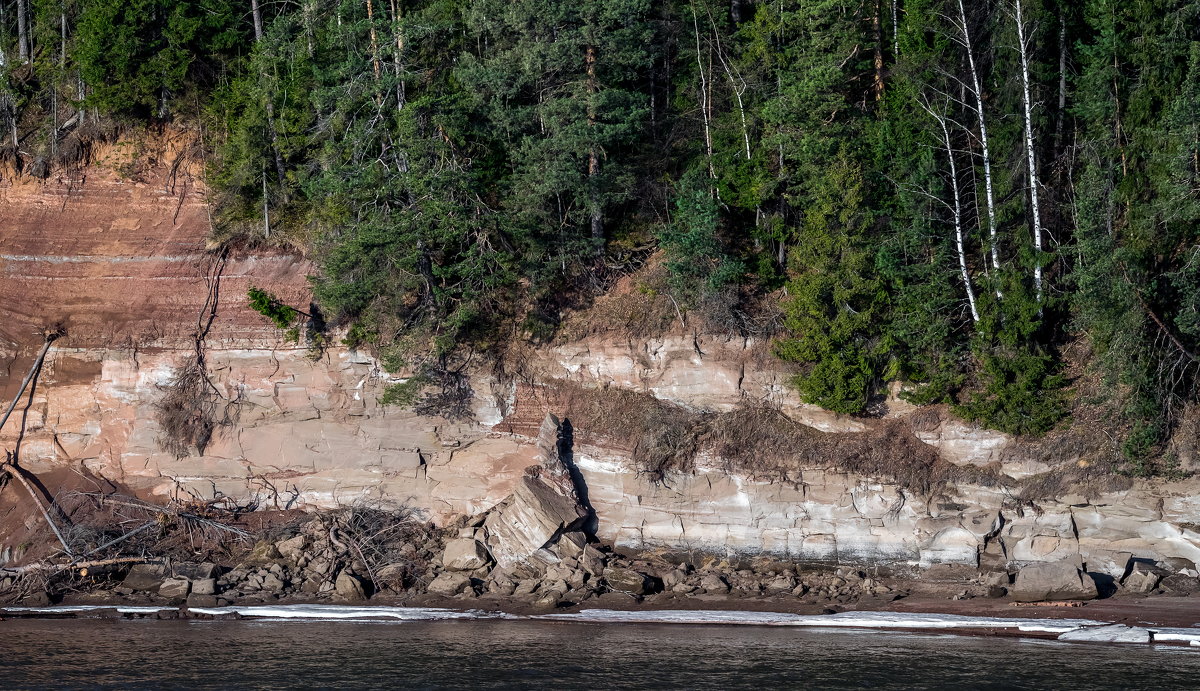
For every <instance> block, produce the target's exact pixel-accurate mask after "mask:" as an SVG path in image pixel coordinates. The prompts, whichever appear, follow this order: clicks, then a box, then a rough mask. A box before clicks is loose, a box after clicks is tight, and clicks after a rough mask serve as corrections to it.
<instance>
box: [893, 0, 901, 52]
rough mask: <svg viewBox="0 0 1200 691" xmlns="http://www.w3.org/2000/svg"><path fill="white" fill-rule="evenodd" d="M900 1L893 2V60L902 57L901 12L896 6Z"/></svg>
mask: <svg viewBox="0 0 1200 691" xmlns="http://www.w3.org/2000/svg"><path fill="white" fill-rule="evenodd" d="M899 3H900V0H892V60H895V59H897V58H899V57H900V11H899V9H897V7H896V5H898V4H899Z"/></svg>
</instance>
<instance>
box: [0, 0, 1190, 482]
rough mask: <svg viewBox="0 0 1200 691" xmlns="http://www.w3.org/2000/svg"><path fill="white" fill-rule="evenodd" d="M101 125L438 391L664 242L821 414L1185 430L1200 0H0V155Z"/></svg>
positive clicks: (1133, 453) (680, 277) (688, 290)
mask: <svg viewBox="0 0 1200 691" xmlns="http://www.w3.org/2000/svg"><path fill="white" fill-rule="evenodd" d="M117 126H120V127H126V128H129V127H145V128H153V127H164V126H172V127H177V128H190V129H191V130H194V131H196V132H198V133H199V134H200V136H201V137H202V141H203V145H204V147H205V149H204V150H205V155H206V157H207V160H208V167H207V169H208V173H207V182H208V185H209V188H210V189H211V191H212V192H211V193H212V196H213V204H214V218H215V226H216V228H215V230H214V232H215V233H216V234H217V235H218V236H219V237H220V238H225V239H242V240H247V239H254V240H255V241H258V242H272V243H284V244H290V245H293V246H296V247H300V248H303V249H304V251H306V252H307V253H308V254H309V255H310V256H312V257H313V258H314V259H315V260H316V261H317V263H318V265H319V267H320V275H319V276H317V277H314V278H313V285H314V290H315V294H316V296H317V297H316V300H317V304H318V305H319V306H320V309H321V311H322V312H323V314H324V315H325V319H327V320H328V321H329V322H330V323H332V324H336V325H341V326H346V327H348V328H349V334H350V336H349V340H350V341H351V343H353V344H358V343H361V342H370V343H372V344H374V346H375V347H377V348H379V349H380V351H381V352H382V353H383V354H384V355H385V356H386V357H388V358H390V359H391V361H392V362H393V363H406V364H408V365H409V366H412V367H417V368H420V369H422V371H424V372H426V376H428V377H436V376H439V373H442V372H444V371H445V370H446V368H447V367H448V364H447V363H449V362H452V361H454V360H455V359H456V358H460V359H461V358H462V357H463V354H464V353H466V352H489V351H494V350H496V349H498V348H502V347H503V344H504V343H505V342H507V341H510V340H511V339H512V338H513V337H514V336H515V337H520V338H525V339H531V340H535V341H539V340H547V339H550V338H553V337H554V334H555V332H556V330H557V329H558V328H559V325H560V320H561V318H562V315H563V313H564V311H565V310H568V309H569V308H571V307H573V306H578V305H583V304H586V303H587V301H588V300H589V299H590V298H591V297H593V296H595V295H597V294H599V293H600V292H602V291H604V290H605V289H606V288H607V287H609V286H611V285H612V282H613V281H614V280H615V279H616V278H619V277H621V276H626V275H629V274H631V273H633V272H635V271H637V270H639V269H640V268H642V267H644V266H645V265H646V264H647V263H648V262H661V266H662V267H663V271H664V272H665V276H666V278H665V281H664V282H663V284H662V285H661V287H660V288H653V287H649V288H646V290H660V289H661V291H663V292H664V293H665V294H667V295H668V296H669V297H670V298H671V300H672V303H673V305H674V306H676V308H677V309H678V310H679V312H680V314H681V315H682V314H688V315H690V316H691V317H692V318H694V319H696V320H700V321H703V322H706V323H707V324H709V325H711V326H715V327H716V328H720V329H722V330H726V331H731V332H742V333H743V334H744V335H754V336H762V337H770V338H772V339H774V341H773V342H774V343H775V346H774V348H775V353H776V355H777V356H778V357H780V358H783V359H785V360H788V361H792V362H795V363H797V366H798V371H799V372H800V374H799V375H798V376H797V378H796V380H795V383H796V386H797V387H798V389H799V391H800V392H801V394H802V396H803V397H804V398H805V400H807V401H810V402H812V403H816V404H819V405H821V406H824V407H826V408H829V409H831V410H835V411H839V412H843V413H850V414H863V413H867V412H869V410H870V408H871V405H872V403H873V401H875V400H877V398H878V397H879V395H880V394H881V392H883V391H884V390H885V388H886V386H887V384H888V382H891V381H896V380H902V381H905V382H909V386H908V387H907V393H906V394H905V395H906V396H908V397H909V398H910V399H911V400H913V401H914V402H917V403H922V404H928V403H947V404H950V405H951V406H953V408H954V410H955V411H956V412H957V413H958V414H959V415H962V416H964V417H966V418H968V419H972V420H976V421H979V422H980V423H982V424H985V425H988V426H991V427H994V428H998V429H1001V430H1005V431H1008V432H1012V433H1019V434H1037V433H1041V432H1045V431H1047V430H1049V429H1052V428H1054V427H1055V426H1056V425H1060V424H1065V423H1064V421H1066V420H1068V419H1069V418H1070V416H1071V415H1072V413H1073V411H1076V410H1078V409H1079V407H1080V406H1084V405H1086V406H1091V407H1093V408H1094V409H1098V410H1102V411H1104V412H1103V415H1104V416H1105V417H1106V419H1108V420H1110V421H1112V422H1113V429H1116V430H1118V433H1119V436H1120V440H1119V441H1120V448H1121V449H1122V453H1123V456H1124V461H1123V462H1124V463H1126V468H1127V469H1130V470H1131V472H1139V473H1147V472H1157V471H1162V470H1169V468H1170V466H1171V462H1172V461H1171V454H1170V449H1169V447H1168V444H1167V442H1168V441H1169V439H1170V438H1171V436H1172V434H1173V433H1174V432H1175V430H1176V428H1177V426H1178V425H1180V424H1181V423H1182V422H1183V421H1184V420H1185V419H1187V417H1188V416H1189V415H1193V414H1194V413H1193V412H1191V411H1193V409H1194V406H1195V403H1196V400H1197V382H1198V377H1197V374H1198V372H1197V370H1198V367H1200V362H1198V358H1200V3H1197V2H1195V1H1194V0H1122V1H1121V2H1117V1H1116V0H970V1H967V0H890V1H888V0H772V1H770V2H768V1H766V0H758V1H755V0H725V1H723V2H716V1H715V0H664V1H663V2H657V3H652V2H649V0H341V1H338V0H330V1H328V2H317V1H316V0H275V1H271V2H268V1H267V0H0V128H2V129H3V130H4V131H5V132H4V134H5V136H4V137H2V138H0V158H2V159H3V160H4V161H6V162H8V163H9V165H10V167H11V168H15V169H18V170H21V171H24V174H27V175H37V176H42V177H45V176H48V175H51V174H52V171H53V170H54V168H55V166H58V165H62V162H63V161H66V160H69V159H70V157H72V156H80V155H82V154H81V153H80V152H81V151H82V150H83V149H85V148H86V146H87V142H88V141H89V138H91V139H95V138H101V137H103V136H106V133H111V132H112V131H113V128H114V127H117ZM109 136H110V135H109ZM257 297H258V298H259V299H260V300H261V301H264V303H263V304H264V305H266V306H267V307H268V308H270V305H269V302H270V301H269V299H268V298H267V297H264V296H262V295H259V296H257ZM762 313H768V314H774V315H777V316H776V317H775V318H773V319H756V318H755V315H756V314H762ZM282 319H283V321H284V322H285V323H286V313H285V315H284V318H282ZM1083 380H1087V381H1090V382H1093V384H1092V385H1090V386H1087V387H1081V386H1080V385H1079V382H1081V381H1083ZM393 398H395V399H404V398H405V396H404V392H396V395H395V396H393Z"/></svg>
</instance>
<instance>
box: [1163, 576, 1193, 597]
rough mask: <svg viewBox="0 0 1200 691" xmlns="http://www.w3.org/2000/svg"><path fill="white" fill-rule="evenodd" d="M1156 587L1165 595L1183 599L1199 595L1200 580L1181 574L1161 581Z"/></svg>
mask: <svg viewBox="0 0 1200 691" xmlns="http://www.w3.org/2000/svg"><path fill="white" fill-rule="evenodd" d="M1158 587H1159V589H1160V590H1162V591H1163V592H1164V593H1166V594H1167V595H1175V596H1178V597H1185V596H1189V595H1195V594H1197V593H1200V578H1193V577H1192V576H1185V575H1183V574H1181V573H1175V574H1171V575H1170V576H1167V577H1166V578H1164V579H1162V580H1161V581H1160V582H1159V584H1158Z"/></svg>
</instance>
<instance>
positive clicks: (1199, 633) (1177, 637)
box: [1150, 627, 1200, 646]
mask: <svg viewBox="0 0 1200 691" xmlns="http://www.w3.org/2000/svg"><path fill="white" fill-rule="evenodd" d="M1150 631H1151V632H1152V633H1153V634H1154V641H1155V642H1156V643H1162V642H1164V641H1173V642H1177V643H1189V644H1191V645H1195V646H1200V628H1190V629H1187V628H1172V627H1164V628H1160V629H1156V628H1151V629H1150Z"/></svg>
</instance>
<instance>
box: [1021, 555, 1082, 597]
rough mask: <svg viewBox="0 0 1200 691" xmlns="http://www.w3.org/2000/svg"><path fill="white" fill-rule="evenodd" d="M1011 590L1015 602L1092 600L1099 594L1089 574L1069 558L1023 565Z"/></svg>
mask: <svg viewBox="0 0 1200 691" xmlns="http://www.w3.org/2000/svg"><path fill="white" fill-rule="evenodd" d="M1011 592H1012V596H1013V599H1014V600H1017V601H1018V602H1042V601H1046V600H1093V599H1095V598H1096V596H1097V595H1098V594H1099V593H1098V592H1097V590H1096V582H1095V581H1094V580H1092V577H1091V576H1089V575H1088V574H1087V573H1086V572H1084V571H1082V570H1080V568H1079V567H1078V566H1076V565H1075V563H1074V562H1073V561H1070V560H1066V561H1059V562H1054V563H1049V564H1030V565H1029V566H1025V567H1023V568H1022V569H1021V570H1020V571H1018V572H1017V579H1016V582H1015V583H1013V587H1012V590H1011Z"/></svg>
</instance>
